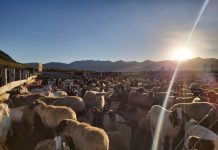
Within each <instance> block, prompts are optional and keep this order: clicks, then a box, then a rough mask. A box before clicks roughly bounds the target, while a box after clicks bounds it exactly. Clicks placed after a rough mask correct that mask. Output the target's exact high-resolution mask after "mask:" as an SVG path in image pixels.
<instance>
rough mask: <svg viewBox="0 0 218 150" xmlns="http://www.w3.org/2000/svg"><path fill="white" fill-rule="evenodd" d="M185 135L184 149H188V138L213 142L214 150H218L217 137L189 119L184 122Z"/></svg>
mask: <svg viewBox="0 0 218 150" xmlns="http://www.w3.org/2000/svg"><path fill="white" fill-rule="evenodd" d="M185 133H186V134H185V142H184V149H189V138H191V137H196V138H198V139H203V140H209V141H213V144H214V150H218V136H217V135H216V134H215V133H214V132H213V131H211V130H209V129H208V128H205V127H203V126H201V125H199V124H198V122H197V121H195V120H193V119H191V120H189V121H188V122H186V123H185Z"/></svg>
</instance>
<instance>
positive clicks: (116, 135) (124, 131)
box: [106, 122, 131, 150]
mask: <svg viewBox="0 0 218 150" xmlns="http://www.w3.org/2000/svg"><path fill="white" fill-rule="evenodd" d="M106 133H107V135H108V137H109V141H110V150H129V148H130V140H131V127H129V126H128V125H127V124H125V123H121V122H119V123H118V128H117V130H115V131H107V132H106Z"/></svg>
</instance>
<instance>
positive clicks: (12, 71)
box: [9, 68, 15, 82]
mask: <svg viewBox="0 0 218 150" xmlns="http://www.w3.org/2000/svg"><path fill="white" fill-rule="evenodd" d="M14 80H15V69H14V68H10V69H9V81H10V82H13V81H14Z"/></svg>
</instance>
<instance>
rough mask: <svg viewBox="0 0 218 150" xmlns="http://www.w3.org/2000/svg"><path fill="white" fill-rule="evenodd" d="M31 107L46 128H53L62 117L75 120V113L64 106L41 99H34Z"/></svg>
mask: <svg viewBox="0 0 218 150" xmlns="http://www.w3.org/2000/svg"><path fill="white" fill-rule="evenodd" d="M32 107H33V108H34V112H35V113H36V114H38V115H39V116H40V118H41V120H42V123H43V124H44V125H45V127H47V128H51V129H54V128H55V127H57V126H58V124H59V123H60V122H61V121H62V120H64V119H73V120H77V117H76V113H75V112H74V111H73V110H72V109H70V108H68V107H65V106H52V105H47V104H46V103H44V102H42V101H35V102H34V103H33V104H32Z"/></svg>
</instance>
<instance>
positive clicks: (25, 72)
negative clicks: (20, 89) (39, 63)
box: [23, 69, 27, 79]
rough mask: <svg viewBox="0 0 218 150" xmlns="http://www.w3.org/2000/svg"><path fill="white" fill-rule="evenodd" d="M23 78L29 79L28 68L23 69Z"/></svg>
mask: <svg viewBox="0 0 218 150" xmlns="http://www.w3.org/2000/svg"><path fill="white" fill-rule="evenodd" d="M23 79H27V70H26V69H25V70H23Z"/></svg>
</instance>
